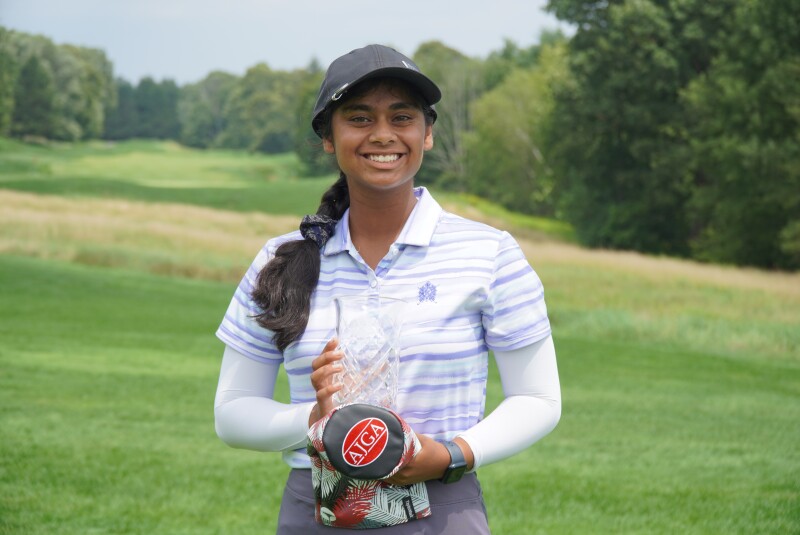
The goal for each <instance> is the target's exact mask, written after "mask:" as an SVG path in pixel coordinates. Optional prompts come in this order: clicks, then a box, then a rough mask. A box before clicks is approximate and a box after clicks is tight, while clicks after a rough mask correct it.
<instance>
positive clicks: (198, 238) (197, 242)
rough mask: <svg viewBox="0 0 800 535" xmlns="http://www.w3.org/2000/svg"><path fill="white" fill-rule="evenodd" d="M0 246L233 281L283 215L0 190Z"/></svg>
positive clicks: (290, 224) (282, 223)
mask: <svg viewBox="0 0 800 535" xmlns="http://www.w3.org/2000/svg"><path fill="white" fill-rule="evenodd" d="M0 204H1V205H2V206H3V207H4V208H3V210H2V212H0V253H14V254H23V255H28V256H35V257H40V258H57V259H61V260H67V261H73V262H79V263H86V264H96V265H103V266H112V267H130V268H133V269H144V270H146V271H150V272H153V273H159V274H176V275H183V276H191V277H199V278H208V279H215V280H238V279H239V278H240V277H241V275H242V273H243V270H244V269H245V268H246V267H247V265H248V264H249V262H250V260H252V258H253V257H254V256H255V254H256V252H257V251H258V250H259V248H260V247H261V246H262V245H263V244H264V241H265V240H266V239H267V238H268V237H270V236H274V235H277V234H282V233H284V232H287V231H289V230H291V229H292V228H295V227H296V225H297V221H296V219H295V218H293V217H287V216H267V215H263V214H255V213H250V214H242V213H234V212H225V211H221V210H213V209H208V208H201V207H195V206H187V205H181V204H167V203H147V202H136V201H126V200H108V199H94V198H68V197H60V196H50V195H35V194H30V193H20V192H15V191H8V190H0Z"/></svg>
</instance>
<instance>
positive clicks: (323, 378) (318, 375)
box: [311, 338, 344, 417]
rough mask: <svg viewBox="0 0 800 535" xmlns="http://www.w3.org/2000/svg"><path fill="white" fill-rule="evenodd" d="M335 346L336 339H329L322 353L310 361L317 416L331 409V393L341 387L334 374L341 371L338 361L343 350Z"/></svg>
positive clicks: (332, 405) (336, 344) (342, 355)
mask: <svg viewBox="0 0 800 535" xmlns="http://www.w3.org/2000/svg"><path fill="white" fill-rule="evenodd" d="M337 346H338V340H336V338H332V339H330V340H329V341H328V343H327V344H325V347H324V348H323V350H322V353H321V354H320V355H319V356H318V357H317V358H315V359H314V361H313V362H312V363H311V369H312V370H313V371H312V372H311V386H313V387H314V390H315V391H316V395H317V407H318V415H319V417H322V416H324V415H325V414H327V413H328V412H330V411H331V410H333V408H334V404H333V395H334V394H335V393H336V392H338V391H339V390H341V389H342V385H341V384H340V383H339V382H338V381H337V380H336V379H337V378H336V374H338V373H339V372H341V371H342V366H341V364H339V362H338V361H339V360H341V359H342V358H343V357H344V352H342V351H341V350H338V349H336V348H337Z"/></svg>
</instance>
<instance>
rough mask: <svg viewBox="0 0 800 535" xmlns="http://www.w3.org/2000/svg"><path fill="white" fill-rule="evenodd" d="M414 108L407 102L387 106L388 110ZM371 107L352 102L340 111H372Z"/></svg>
mask: <svg viewBox="0 0 800 535" xmlns="http://www.w3.org/2000/svg"><path fill="white" fill-rule="evenodd" d="M413 108H416V106H414V105H412V104H410V103H408V102H402V101H401V102H395V103H394V104H390V105H389V109H390V110H407V109H413ZM372 109H373V108H372V106H368V105H367V104H361V103H359V102H354V103H352V104H345V105H344V106H342V107H341V110H342V111H372Z"/></svg>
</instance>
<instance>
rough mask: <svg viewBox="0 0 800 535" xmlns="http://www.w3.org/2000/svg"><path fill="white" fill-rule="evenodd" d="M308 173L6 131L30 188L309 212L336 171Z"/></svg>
mask: <svg viewBox="0 0 800 535" xmlns="http://www.w3.org/2000/svg"><path fill="white" fill-rule="evenodd" d="M300 176H301V173H300V164H299V162H298V161H297V158H296V156H295V155H294V154H280V155H263V154H258V153H247V152H242V151H222V150H214V151H202V150H195V149H190V148H186V147H182V146H180V145H178V144H176V143H173V142H164V141H147V140H134V141H125V142H101V141H92V142H85V143H75V144H73V143H62V144H60V143H50V144H48V145H44V146H40V145H30V144H24V143H20V142H18V141H14V140H10V139H3V138H0V188H5V189H12V190H17V191H25V192H30V193H40V194H50V195H65V196H73V197H87V196H88V197H105V198H117V199H130V200H138V201H148V202H162V203H163V202H168V203H174V202H180V203H186V204H193V205H198V206H206V207H210V208H220V209H225V210H233V211H238V212H265V213H270V214H294V215H304V214H307V213H309V212H311V211H313V210H315V209H316V207H317V205H318V204H319V199H320V197H321V196H322V193H323V192H324V191H325V190H326V189H327V188H328V187H329V186H330V184H332V183H333V181H334V179H335V177H334V176H333V175H328V176H322V177H312V178H309V177H302V178H301V177H300ZM436 195H437V198H439V199H440V200H441V201H442V202H443V203H446V204H447V207H448V209H450V210H453V211H457V212H459V213H461V212H466V213H468V214H470V215H473V216H479V217H480V218H481V219H482V220H485V221H487V222H489V223H491V224H494V225H496V226H500V227H503V228H507V229H510V230H513V231H514V232H515V234H516V235H521V236H526V235H532V236H543V235H544V236H552V237H555V238H557V239H559V240H565V241H574V236H573V231H572V229H571V227H570V226H569V225H567V224H565V223H562V222H558V221H554V220H550V219H545V218H539V217H533V216H528V215H522V214H515V213H513V212H509V211H508V210H505V209H504V208H502V207H500V206H498V205H495V204H493V203H490V202H488V201H485V200H482V199H480V198H478V197H475V196H473V195H466V194H455V193H441V192H437V194H436Z"/></svg>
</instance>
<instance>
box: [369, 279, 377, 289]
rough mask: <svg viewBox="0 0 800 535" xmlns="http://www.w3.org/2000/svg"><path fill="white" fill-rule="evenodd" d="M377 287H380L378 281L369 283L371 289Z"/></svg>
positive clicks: (373, 280)
mask: <svg viewBox="0 0 800 535" xmlns="http://www.w3.org/2000/svg"><path fill="white" fill-rule="evenodd" d="M377 285H378V281H377V280H375V279H372V280H371V281H369V287H370V288H375V287H376V286H377Z"/></svg>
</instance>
